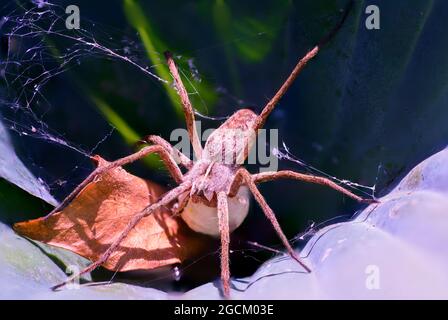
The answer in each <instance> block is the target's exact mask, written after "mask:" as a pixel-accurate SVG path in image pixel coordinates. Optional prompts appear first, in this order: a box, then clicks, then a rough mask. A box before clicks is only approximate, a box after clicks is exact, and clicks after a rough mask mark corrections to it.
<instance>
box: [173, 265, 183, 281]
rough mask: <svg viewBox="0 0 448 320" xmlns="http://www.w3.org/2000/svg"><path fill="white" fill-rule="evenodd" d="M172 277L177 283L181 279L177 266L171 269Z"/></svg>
mask: <svg viewBox="0 0 448 320" xmlns="http://www.w3.org/2000/svg"><path fill="white" fill-rule="evenodd" d="M173 275H174V280H176V281H179V280H180V278H181V277H182V273H181V272H180V269H179V267H178V266H175V267H174V268H173Z"/></svg>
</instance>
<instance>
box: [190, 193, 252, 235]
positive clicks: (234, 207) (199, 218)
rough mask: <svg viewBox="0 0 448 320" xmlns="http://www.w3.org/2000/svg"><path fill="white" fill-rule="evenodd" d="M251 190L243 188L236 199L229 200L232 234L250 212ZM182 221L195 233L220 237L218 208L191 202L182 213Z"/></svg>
mask: <svg viewBox="0 0 448 320" xmlns="http://www.w3.org/2000/svg"><path fill="white" fill-rule="evenodd" d="M249 202H250V201H249V190H248V188H247V187H241V188H240V189H239V190H238V193H237V194H236V196H235V197H232V198H229V199H228V207H229V230H230V232H232V231H234V230H235V229H236V228H238V227H239V226H240V225H241V223H243V221H244V219H245V218H246V216H247V213H248V212H249ZM182 219H183V220H184V221H185V223H186V224H187V225H188V226H189V227H190V228H191V229H192V230H194V231H196V232H199V233H203V234H207V235H210V236H213V237H219V236H220V232H219V225H218V213H217V208H216V206H215V207H210V206H207V205H206V204H205V203H202V202H200V201H199V202H194V201H193V200H192V199H190V200H189V202H188V204H187V206H186V207H185V209H184V210H183V211H182Z"/></svg>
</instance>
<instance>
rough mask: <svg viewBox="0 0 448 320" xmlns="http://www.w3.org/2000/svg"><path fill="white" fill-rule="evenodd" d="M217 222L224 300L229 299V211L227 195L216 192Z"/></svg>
mask: <svg viewBox="0 0 448 320" xmlns="http://www.w3.org/2000/svg"><path fill="white" fill-rule="evenodd" d="M217 200H218V204H217V205H218V220H219V230H220V232H221V281H222V286H223V294H224V298H226V299H228V298H230V267H229V244H230V231H229V209H228V204H227V194H226V193H225V192H222V191H221V192H218V195H217Z"/></svg>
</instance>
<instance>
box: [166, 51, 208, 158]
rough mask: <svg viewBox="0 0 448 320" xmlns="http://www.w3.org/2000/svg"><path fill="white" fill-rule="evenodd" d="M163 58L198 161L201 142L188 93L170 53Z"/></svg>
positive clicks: (200, 153) (200, 152)
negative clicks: (181, 108) (180, 104)
mask: <svg viewBox="0 0 448 320" xmlns="http://www.w3.org/2000/svg"><path fill="white" fill-rule="evenodd" d="M165 58H166V60H167V63H168V68H169V69H170V72H171V75H172V76H173V78H174V82H175V84H176V88H177V92H178V93H179V96H180V101H181V103H182V107H183V109H184V114H185V122H186V124H187V129H188V135H189V136H190V141H191V144H192V146H193V150H194V154H195V155H196V158H198V159H200V158H201V155H202V146H201V140H200V139H199V136H198V132H197V130H196V124H195V122H194V111H193V107H192V105H191V102H190V98H189V97H188V92H187V90H186V89H185V86H184V84H183V82H182V79H181V77H180V75H179V72H178V70H177V67H176V63H175V62H174V60H173V57H172V55H171V53H170V52H168V51H166V52H165Z"/></svg>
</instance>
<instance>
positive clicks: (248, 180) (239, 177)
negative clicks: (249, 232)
mask: <svg viewBox="0 0 448 320" xmlns="http://www.w3.org/2000/svg"><path fill="white" fill-rule="evenodd" d="M241 184H245V185H247V186H248V187H249V190H250V191H251V192H252V194H253V195H254V197H255V200H256V201H257V203H258V204H259V205H260V207H261V209H262V210H263V212H264V214H265V215H266V217H267V218H268V219H269V221H270V222H271V224H272V226H273V227H274V230H275V231H276V232H277V235H278V236H279V238H280V240H281V241H282V242H283V245H284V246H285V248H286V250H287V251H288V253H289V255H290V256H291V258H293V259H294V260H296V261H297V262H298V263H299V264H300V265H301V266H302V267H303V268H304V269H305V270H306V271H307V272H311V269H310V268H309V267H308V266H307V265H306V264H305V263H304V262H303V261H302V260H301V259H300V257H299V256H298V254H297V253H296V252H295V250H294V249H293V248H292V247H291V245H290V243H289V241H288V238H287V237H286V236H285V234H284V232H283V230H282V228H281V227H280V224H279V223H278V220H277V217H276V216H275V213H274V211H273V210H272V209H271V207H269V205H268V204H267V202H266V200H265V199H264V197H263V195H262V194H261V193H260V191H259V190H258V188H257V186H256V184H255V179H254V178H253V176H252V175H251V174H250V173H249V171H247V170H246V169H244V168H240V169H239V170H238V171H237V173H236V175H235V179H234V182H233V183H232V185H231V187H230V192H229V195H230V196H231V195H232V194H234V193H235V192H236V190H238V189H239V187H240V186H241Z"/></svg>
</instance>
